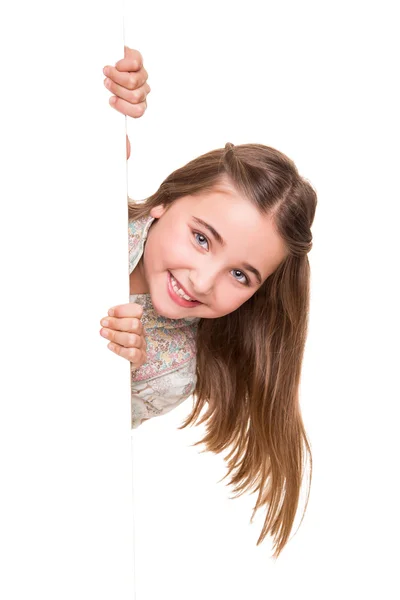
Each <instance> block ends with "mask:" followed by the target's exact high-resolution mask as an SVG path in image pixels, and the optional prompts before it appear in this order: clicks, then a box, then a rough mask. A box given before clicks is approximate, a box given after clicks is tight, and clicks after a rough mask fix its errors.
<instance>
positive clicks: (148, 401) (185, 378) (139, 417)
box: [131, 360, 196, 429]
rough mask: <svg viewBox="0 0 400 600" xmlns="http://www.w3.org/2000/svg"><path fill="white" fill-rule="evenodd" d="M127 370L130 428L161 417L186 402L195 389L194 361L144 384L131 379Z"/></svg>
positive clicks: (132, 375)
mask: <svg viewBox="0 0 400 600" xmlns="http://www.w3.org/2000/svg"><path fill="white" fill-rule="evenodd" d="M134 372H135V369H133V368H131V392H132V393H131V414H132V429H137V428H138V427H139V425H141V424H142V423H143V421H146V420H147V419H151V418H152V417H158V416H160V415H164V414H166V413H168V412H170V411H171V410H173V409H174V408H176V407H177V406H179V404H181V403H182V402H183V401H184V400H186V399H187V398H188V397H189V396H190V395H191V394H192V393H193V392H194V389H195V387H196V361H195V360H190V361H188V362H187V363H186V364H184V365H182V366H181V367H179V368H178V369H176V370H175V371H170V372H168V373H166V374H164V375H158V376H157V377H153V378H152V379H148V380H144V381H135V380H134Z"/></svg>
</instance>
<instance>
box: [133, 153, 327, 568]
mask: <svg viewBox="0 0 400 600" xmlns="http://www.w3.org/2000/svg"><path fill="white" fill-rule="evenodd" d="M226 175H227V176H228V177H229V179H230V181H231V182H232V183H233V184H234V185H235V187H236V189H237V190H238V191H239V192H241V193H242V194H244V196H245V197H246V198H247V199H248V200H249V201H250V202H252V203H253V204H254V205H255V206H256V207H257V208H258V210H259V211H260V213H261V214H264V215H268V214H269V215H272V217H273V220H274V223H275V226H276V228H277V231H278V233H279V234H280V236H281V238H282V239H283V240H284V242H285V243H286V247H287V251H288V254H287V256H286V258H285V259H284V260H283V261H282V262H281V264H280V265H279V267H278V268H277V269H276V270H275V271H274V272H273V273H272V274H271V275H270V276H269V277H268V278H267V279H266V281H264V283H263V284H262V285H261V287H260V288H259V289H258V290H257V292H256V293H255V294H253V296H251V298H249V299H248V300H247V301H246V302H245V303H244V304H242V305H241V306H240V307H239V308H238V309H236V310H235V311H234V312H232V313H230V314H228V315H225V316H223V317H220V318H216V319H200V321H199V323H198V330H197V342H196V343H197V367H196V373H197V383H196V388H195V391H194V397H195V406H194V408H193V411H192V412H191V414H190V415H189V417H187V419H186V420H185V421H184V422H183V425H182V426H181V427H179V429H183V428H184V427H187V426H188V425H192V424H193V425H194V424H196V421H197V419H198V418H199V417H200V412H201V410H202V408H203V407H204V406H205V405H207V409H206V411H205V413H204V415H203V416H202V418H201V420H200V421H199V422H198V423H197V424H198V425H200V424H201V423H203V422H205V428H206V431H207V434H206V435H205V437H204V438H203V439H202V440H200V441H199V442H197V443H196V444H194V445H195V446H197V445H198V444H203V443H204V444H205V450H204V451H210V452H214V453H220V452H222V451H223V450H224V449H226V448H230V452H229V454H228V455H227V456H226V457H224V460H225V461H226V462H227V466H228V472H227V474H226V475H225V477H224V478H223V479H225V478H226V477H228V476H229V475H232V476H231V479H230V481H229V482H228V484H229V485H233V486H235V487H234V491H235V493H236V495H237V496H240V495H242V494H243V493H244V492H245V491H252V493H254V492H257V491H258V498H257V502H256V505H255V507H254V508H253V513H252V517H251V520H250V522H252V521H253V518H254V515H255V513H256V511H257V510H258V509H259V508H261V507H262V506H263V505H267V506H268V510H267V514H266V518H265V522H264V526H263V528H262V531H261V534H260V536H259V539H258V541H257V545H259V544H260V543H261V542H262V541H263V539H264V538H265V537H266V535H267V534H270V535H271V536H272V538H273V542H274V546H273V548H274V554H273V557H274V558H277V557H278V556H279V554H280V553H281V551H282V549H283V548H284V546H285V545H286V543H287V541H288V538H289V535H290V532H291V530H292V527H293V523H294V519H295V516H296V513H297V508H298V504H299V499H300V490H301V484H302V479H303V475H304V473H305V470H306V469H305V463H306V460H305V459H306V458H307V456H308V458H309V463H310V466H309V483H308V493H307V502H306V505H305V508H304V512H303V517H302V520H303V518H304V514H305V511H306V508H307V504H308V499H309V494H310V487H311V478H312V455H311V448H310V444H309V441H308V439H307V435H306V432H305V428H304V424H303V420H302V417H301V411H300V406H299V384H300V377H301V368H302V362H303V354H304V348H305V343H306V338H307V330H308V312H309V297H310V267H309V261H308V256H307V253H308V252H309V250H310V249H311V247H312V234H311V231H310V228H311V225H312V222H313V220H314V215H315V210H316V205H317V195H316V192H315V191H314V189H313V187H312V186H311V185H310V183H309V182H308V181H307V180H305V179H304V178H302V177H301V176H300V175H299V173H298V170H297V168H296V166H295V164H294V162H293V161H292V160H290V159H289V158H288V157H287V156H285V155H284V154H282V153H281V152H279V151H278V150H275V149H274V148H270V147H268V146H264V145H262V144H243V145H240V146H233V144H230V143H228V144H226V145H225V148H220V149H217V150H213V151H211V152H208V153H206V154H203V155H202V156H199V157H198V158H195V159H194V160H192V161H190V162H189V163H188V164H186V165H184V166H183V167H181V168H180V169H177V170H176V171H174V172H173V173H171V175H169V176H168V177H167V178H166V179H165V180H164V181H163V182H162V184H161V185H160V187H159V189H158V190H157V192H156V193H155V194H153V195H152V196H150V197H149V198H147V199H146V201H145V202H143V203H139V204H136V203H134V202H133V201H128V214H129V217H130V218H134V219H138V218H140V217H142V216H145V215H148V214H149V212H150V210H151V208H152V207H154V206H157V205H158V204H163V205H165V206H167V207H168V206H169V205H170V204H172V203H173V202H174V201H175V200H177V199H178V198H180V197H182V196H185V195H188V194H192V195H196V194H198V193H201V192H204V191H212V189H213V187H214V186H215V184H217V183H218V181H219V179H220V178H221V176H224V177H226ZM128 200H129V199H128ZM303 463H304V464H303ZM302 520H301V522H302ZM301 522H300V525H301Z"/></svg>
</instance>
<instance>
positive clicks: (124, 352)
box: [107, 343, 147, 367]
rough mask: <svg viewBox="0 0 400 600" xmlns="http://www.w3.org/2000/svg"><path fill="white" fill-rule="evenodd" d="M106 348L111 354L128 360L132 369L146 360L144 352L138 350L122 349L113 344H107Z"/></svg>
mask: <svg viewBox="0 0 400 600" xmlns="http://www.w3.org/2000/svg"><path fill="white" fill-rule="evenodd" d="M107 348H109V349H110V350H111V351H112V352H115V354H118V356H121V357H122V358H126V360H129V362H131V363H132V364H133V366H134V367H135V366H136V367H139V366H141V365H142V364H144V363H145V362H146V360H147V354H146V352H144V350H141V349H139V348H124V347H123V346H118V344H114V343H111V344H108V346H107Z"/></svg>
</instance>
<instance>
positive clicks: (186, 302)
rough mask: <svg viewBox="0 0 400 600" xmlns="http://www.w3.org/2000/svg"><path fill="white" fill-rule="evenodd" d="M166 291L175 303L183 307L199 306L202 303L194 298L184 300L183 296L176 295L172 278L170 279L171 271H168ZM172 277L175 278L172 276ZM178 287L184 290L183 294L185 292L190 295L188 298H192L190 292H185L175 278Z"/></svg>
mask: <svg viewBox="0 0 400 600" xmlns="http://www.w3.org/2000/svg"><path fill="white" fill-rule="evenodd" d="M167 279H168V293H169V295H170V297H171V298H172V300H173V301H174V302H176V304H179V306H183V307H184V308H194V307H195V306H199V305H200V304H203V303H202V302H199V301H198V300H195V301H194V302H190V301H189V300H185V299H184V298H181V297H180V296H178V295H177V294H176V293H175V291H174V289H173V287H172V280H171V273H170V272H169V271H168V278H167ZM174 279H176V278H175V277H174ZM176 281H177V283H178V285H179V287H180V288H181V289H182V290H183V291H184V292H185V294H187V295H188V296H190V298H192V296H191V295H190V294H188V293H187V291H186V290H185V288H184V287H182V286H181V284H180V282H179V281H178V280H177V279H176Z"/></svg>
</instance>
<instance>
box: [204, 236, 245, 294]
mask: <svg viewBox="0 0 400 600" xmlns="http://www.w3.org/2000/svg"><path fill="white" fill-rule="evenodd" d="M193 233H194V235H195V237H196V235H198V236H200V237H202V238H204V239H205V241H206V242H207V244H208V239H207V238H206V236H205V235H203V234H202V233H199V232H198V231H193ZM196 241H197V238H196ZM197 243H198V245H199V246H200V247H201V248H203V246H202V245H201V243H199V242H197ZM203 243H204V242H203ZM233 271H235V272H236V273H242V271H239V269H233ZM242 277H244V278H245V281H240V279H236V278H235V279H236V281H239V283H242V284H243V285H250V282H249V279H248V277H247V275H245V274H244V273H242Z"/></svg>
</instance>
